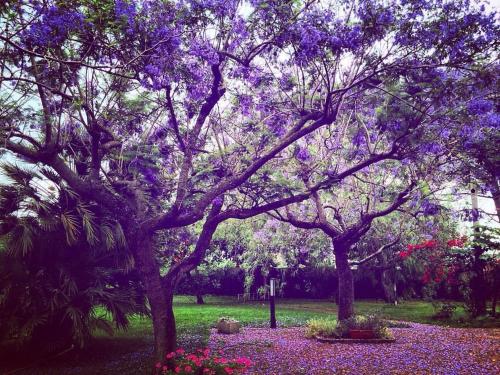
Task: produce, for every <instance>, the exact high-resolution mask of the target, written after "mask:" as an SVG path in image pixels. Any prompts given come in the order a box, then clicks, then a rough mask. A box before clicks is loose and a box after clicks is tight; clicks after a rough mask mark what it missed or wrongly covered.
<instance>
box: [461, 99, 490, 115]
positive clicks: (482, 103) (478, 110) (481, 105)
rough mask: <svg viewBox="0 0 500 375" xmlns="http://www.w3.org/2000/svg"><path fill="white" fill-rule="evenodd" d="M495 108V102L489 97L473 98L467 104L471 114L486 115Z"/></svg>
mask: <svg viewBox="0 0 500 375" xmlns="http://www.w3.org/2000/svg"><path fill="white" fill-rule="evenodd" d="M492 109H493V102H492V101H491V100H488V99H483V98H479V99H473V100H471V101H470V102H469V103H468V105H467V111H468V112H469V114H470V115H473V116H477V115H484V114H485V113H488V112H490V111H491V110H492Z"/></svg>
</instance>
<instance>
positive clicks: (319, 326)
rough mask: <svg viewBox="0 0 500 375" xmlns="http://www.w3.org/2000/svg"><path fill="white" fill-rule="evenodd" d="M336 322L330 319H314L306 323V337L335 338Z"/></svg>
mask: <svg viewBox="0 0 500 375" xmlns="http://www.w3.org/2000/svg"><path fill="white" fill-rule="evenodd" d="M336 335H337V321H336V320H335V319H332V318H316V319H311V320H309V321H308V322H307V328H306V337H309V338H313V337H316V336H323V337H336Z"/></svg>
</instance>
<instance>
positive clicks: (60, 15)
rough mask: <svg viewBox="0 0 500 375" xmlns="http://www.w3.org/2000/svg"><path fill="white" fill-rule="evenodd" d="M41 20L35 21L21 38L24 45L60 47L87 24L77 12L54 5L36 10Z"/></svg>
mask: <svg viewBox="0 0 500 375" xmlns="http://www.w3.org/2000/svg"><path fill="white" fill-rule="evenodd" d="M37 12H39V14H40V16H41V19H39V20H38V21H35V22H34V23H33V24H32V25H31V26H30V27H29V28H28V29H27V30H26V31H25V32H23V34H22V36H21V40H22V42H23V43H24V44H26V45H33V46H37V47H45V48H53V47H56V46H60V45H61V44H62V43H63V42H64V41H65V40H66V39H67V38H68V36H69V35H70V33H72V32H76V31H79V30H82V29H83V28H85V27H86V26H88V24H87V23H86V21H85V17H84V16H83V14H81V13H80V12H79V11H78V10H74V9H69V8H62V7H58V6H56V5H53V6H50V7H48V8H41V7H40V8H37Z"/></svg>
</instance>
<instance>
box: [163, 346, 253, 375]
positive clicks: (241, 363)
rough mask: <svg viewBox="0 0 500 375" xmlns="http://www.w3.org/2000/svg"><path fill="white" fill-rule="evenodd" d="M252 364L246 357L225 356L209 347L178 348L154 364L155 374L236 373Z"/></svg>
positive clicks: (222, 374)
mask: <svg viewBox="0 0 500 375" xmlns="http://www.w3.org/2000/svg"><path fill="white" fill-rule="evenodd" d="M251 365H252V361H250V360H249V359H248V358H246V357H238V358H234V359H228V358H225V357H224V356H223V355H222V353H211V351H210V349H198V350H197V351H195V352H193V353H186V352H185V351H184V349H182V348H179V349H177V350H176V351H174V352H170V353H168V354H167V355H166V356H165V361H164V362H157V363H156V364H155V367H154V368H155V371H154V374H155V375H170V374H181V375H187V374H193V375H205V374H206V375H231V374H233V375H237V374H244V373H245V372H247V370H248V368H249V367H250V366H251Z"/></svg>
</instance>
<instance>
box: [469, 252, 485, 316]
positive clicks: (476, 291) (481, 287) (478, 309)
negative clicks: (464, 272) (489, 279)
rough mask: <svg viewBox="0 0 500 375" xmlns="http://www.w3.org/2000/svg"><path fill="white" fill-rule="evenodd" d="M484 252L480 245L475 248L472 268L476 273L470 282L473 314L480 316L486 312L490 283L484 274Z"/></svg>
mask: <svg viewBox="0 0 500 375" xmlns="http://www.w3.org/2000/svg"><path fill="white" fill-rule="evenodd" d="M483 252H484V250H482V249H481V248H480V247H479V246H478V247H476V248H475V249H474V260H473V262H474V263H473V265H472V270H473V272H474V275H473V277H472V279H471V282H470V287H471V292H472V295H471V299H472V301H471V302H472V316H473V317H474V318H475V317H478V316H481V315H485V314H486V300H487V292H488V285H487V283H486V280H485V275H484V260H482V259H481V255H482V253H483Z"/></svg>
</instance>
